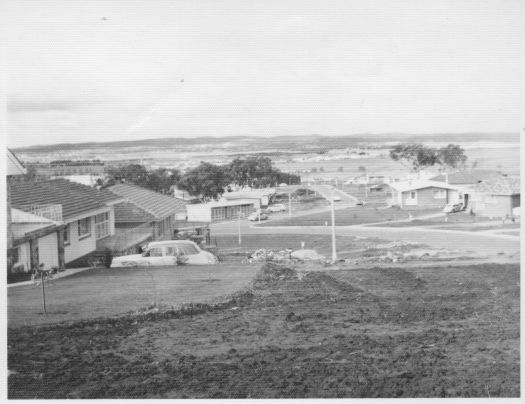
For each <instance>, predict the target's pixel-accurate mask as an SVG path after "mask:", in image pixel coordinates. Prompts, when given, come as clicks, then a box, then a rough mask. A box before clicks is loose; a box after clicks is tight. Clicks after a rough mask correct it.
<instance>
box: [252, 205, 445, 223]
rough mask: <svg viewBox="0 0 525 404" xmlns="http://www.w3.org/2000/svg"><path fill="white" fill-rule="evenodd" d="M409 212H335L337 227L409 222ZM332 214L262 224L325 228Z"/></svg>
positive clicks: (365, 209)
mask: <svg viewBox="0 0 525 404" xmlns="http://www.w3.org/2000/svg"><path fill="white" fill-rule="evenodd" d="M436 212H438V211H437V210H435V209H432V210H417V211H411V212H410V214H411V215H412V217H418V216H423V215H429V214H433V213H436ZM408 218H409V212H408V211H404V210H401V209H399V208H388V209H379V208H373V207H366V206H365V207H359V206H358V207H354V208H347V209H338V210H336V211H335V220H336V225H338V226H351V225H356V224H367V223H376V222H387V221H393V220H407V219H408ZM331 220H332V219H331V213H330V211H327V212H320V213H314V214H311V215H304V216H298V217H292V218H284V219H280V220H273V221H272V222H268V223H262V224H261V226H270V227H271V226H325V224H328V225H330V223H331Z"/></svg>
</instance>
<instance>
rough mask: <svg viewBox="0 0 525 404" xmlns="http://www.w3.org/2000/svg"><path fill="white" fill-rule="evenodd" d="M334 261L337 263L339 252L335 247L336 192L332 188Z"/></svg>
mask: <svg viewBox="0 0 525 404" xmlns="http://www.w3.org/2000/svg"><path fill="white" fill-rule="evenodd" d="M331 196H332V261H334V262H335V261H337V251H336V247H335V206H334V190H333V188H332V193H331Z"/></svg>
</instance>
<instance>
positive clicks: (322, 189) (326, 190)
mask: <svg viewBox="0 0 525 404" xmlns="http://www.w3.org/2000/svg"><path fill="white" fill-rule="evenodd" d="M310 189H311V190H312V191H316V192H318V193H319V194H320V195H321V196H322V197H323V198H325V199H326V200H328V201H331V200H332V195H331V193H332V189H333V191H334V196H339V198H341V200H340V201H337V202H336V204H337V205H346V206H345V207H348V206H355V205H356V203H357V202H358V199H357V198H356V197H354V196H352V195H350V194H348V193H346V192H344V191H341V190H340V189H336V188H334V187H332V186H331V185H312V186H310Z"/></svg>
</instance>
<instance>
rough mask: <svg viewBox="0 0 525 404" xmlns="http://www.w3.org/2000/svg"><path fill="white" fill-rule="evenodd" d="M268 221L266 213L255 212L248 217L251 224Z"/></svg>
mask: <svg viewBox="0 0 525 404" xmlns="http://www.w3.org/2000/svg"><path fill="white" fill-rule="evenodd" d="M259 219H260V220H268V215H266V214H264V213H259V212H253V213H252V214H251V215H250V216H248V220H249V221H251V222H256V221H258V220H259Z"/></svg>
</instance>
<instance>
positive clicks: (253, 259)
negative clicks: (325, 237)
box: [248, 248, 326, 264]
mask: <svg viewBox="0 0 525 404" xmlns="http://www.w3.org/2000/svg"><path fill="white" fill-rule="evenodd" d="M304 261H319V262H324V261H326V258H325V257H324V255H320V254H318V253H317V252H316V251H314V250H305V249H301V250H295V251H294V250H292V249H289V248H288V249H286V250H281V251H273V250H269V249H265V248H261V249H259V250H257V251H255V252H254V253H252V254H251V255H250V256H249V257H248V263H249V264H253V263H259V262H277V263H282V264H286V263H296V262H304Z"/></svg>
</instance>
